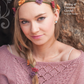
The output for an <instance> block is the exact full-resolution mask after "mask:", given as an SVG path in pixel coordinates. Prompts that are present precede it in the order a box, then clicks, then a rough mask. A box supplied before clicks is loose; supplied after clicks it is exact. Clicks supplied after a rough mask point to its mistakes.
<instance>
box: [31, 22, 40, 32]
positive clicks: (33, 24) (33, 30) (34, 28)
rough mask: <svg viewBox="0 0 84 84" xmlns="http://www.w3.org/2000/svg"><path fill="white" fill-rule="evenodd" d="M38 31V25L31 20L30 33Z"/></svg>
mask: <svg viewBox="0 0 84 84" xmlns="http://www.w3.org/2000/svg"><path fill="white" fill-rule="evenodd" d="M38 31H39V26H38V23H37V22H32V23H31V32H32V33H37V32H38Z"/></svg>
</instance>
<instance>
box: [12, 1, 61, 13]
mask: <svg viewBox="0 0 84 84" xmlns="http://www.w3.org/2000/svg"><path fill="white" fill-rule="evenodd" d="M26 2H36V3H38V4H41V3H42V2H43V3H47V4H51V6H52V8H55V2H54V1H51V2H45V1H43V0H28V1H25V0H19V1H18V6H21V5H22V4H24V3H26ZM56 8H57V9H59V10H60V6H59V5H58V4H57V5H56ZM12 9H13V11H14V12H15V11H16V8H12Z"/></svg>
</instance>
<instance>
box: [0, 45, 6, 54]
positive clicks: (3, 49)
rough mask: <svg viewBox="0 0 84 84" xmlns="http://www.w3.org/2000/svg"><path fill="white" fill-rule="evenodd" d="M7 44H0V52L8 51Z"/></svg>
mask: <svg viewBox="0 0 84 84" xmlns="http://www.w3.org/2000/svg"><path fill="white" fill-rule="evenodd" d="M6 48H7V45H2V46H0V54H3V53H4V52H5V51H6Z"/></svg>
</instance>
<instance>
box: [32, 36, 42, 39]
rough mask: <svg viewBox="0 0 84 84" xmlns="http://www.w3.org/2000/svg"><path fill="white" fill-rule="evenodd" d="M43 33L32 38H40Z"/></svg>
mask: <svg viewBox="0 0 84 84" xmlns="http://www.w3.org/2000/svg"><path fill="white" fill-rule="evenodd" d="M42 36H43V35H37V36H32V38H34V39H39V38H41V37H42Z"/></svg>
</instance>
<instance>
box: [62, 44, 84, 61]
mask: <svg viewBox="0 0 84 84" xmlns="http://www.w3.org/2000/svg"><path fill="white" fill-rule="evenodd" d="M61 46H62V50H63V52H64V55H63V59H65V60H74V59H76V58H79V57H80V56H81V55H84V52H83V51H82V50H78V49H76V48H74V47H72V46H70V45H67V44H65V43H62V44H61Z"/></svg>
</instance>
